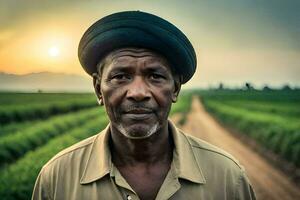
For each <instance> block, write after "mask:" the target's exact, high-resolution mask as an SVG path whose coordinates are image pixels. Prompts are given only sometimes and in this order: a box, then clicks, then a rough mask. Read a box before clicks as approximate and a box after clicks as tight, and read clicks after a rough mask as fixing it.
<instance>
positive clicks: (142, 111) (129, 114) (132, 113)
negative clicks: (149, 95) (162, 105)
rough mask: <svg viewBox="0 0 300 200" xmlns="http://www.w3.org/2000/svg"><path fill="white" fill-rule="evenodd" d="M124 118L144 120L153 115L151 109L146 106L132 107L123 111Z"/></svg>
mask: <svg viewBox="0 0 300 200" xmlns="http://www.w3.org/2000/svg"><path fill="white" fill-rule="evenodd" d="M124 115H125V116H126V118H129V119H132V120H146V119H148V118H150V117H151V116H152V115H153V111H152V110H151V109H147V108H134V109H130V110H126V112H124Z"/></svg>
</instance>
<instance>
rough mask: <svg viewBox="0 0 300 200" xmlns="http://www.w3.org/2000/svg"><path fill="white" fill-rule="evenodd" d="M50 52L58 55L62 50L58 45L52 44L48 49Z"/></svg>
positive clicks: (51, 54) (50, 54)
mask: <svg viewBox="0 0 300 200" xmlns="http://www.w3.org/2000/svg"><path fill="white" fill-rule="evenodd" d="M48 54H49V56H51V57H57V56H59V54H60V50H59V48H58V47H57V46H52V47H50V48H49V49H48Z"/></svg>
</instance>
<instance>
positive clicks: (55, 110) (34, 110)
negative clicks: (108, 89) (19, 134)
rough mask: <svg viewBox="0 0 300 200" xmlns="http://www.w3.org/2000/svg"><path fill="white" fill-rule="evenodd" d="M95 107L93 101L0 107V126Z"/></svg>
mask: <svg viewBox="0 0 300 200" xmlns="http://www.w3.org/2000/svg"><path fill="white" fill-rule="evenodd" d="M93 106H96V100H95V99H91V98H88V99H69V100H66V101H60V102H50V103H47V102H44V103H39V104H22V105H17V106H16V105H10V106H1V107H0V125H4V124H8V123H11V122H21V121H29V120H34V119H45V118H48V117H49V116H52V115H57V114H61V113H66V112H72V111H76V110H80V109H83V108H90V107H93Z"/></svg>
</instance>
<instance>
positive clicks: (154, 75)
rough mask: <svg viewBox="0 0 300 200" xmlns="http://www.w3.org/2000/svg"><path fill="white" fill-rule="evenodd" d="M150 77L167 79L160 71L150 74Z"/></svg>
mask: <svg viewBox="0 0 300 200" xmlns="http://www.w3.org/2000/svg"><path fill="white" fill-rule="evenodd" d="M150 79H153V80H163V79H166V77H165V76H164V75H162V74H158V73H153V74H151V75H150Z"/></svg>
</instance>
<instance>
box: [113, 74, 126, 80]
mask: <svg viewBox="0 0 300 200" xmlns="http://www.w3.org/2000/svg"><path fill="white" fill-rule="evenodd" d="M111 79H112V80H114V79H115V80H128V79H130V76H129V75H128V74H125V73H121V74H115V75H113V76H112V78H111Z"/></svg>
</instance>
